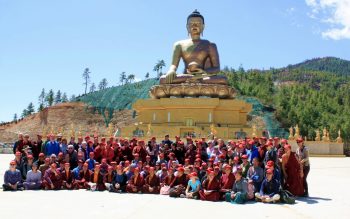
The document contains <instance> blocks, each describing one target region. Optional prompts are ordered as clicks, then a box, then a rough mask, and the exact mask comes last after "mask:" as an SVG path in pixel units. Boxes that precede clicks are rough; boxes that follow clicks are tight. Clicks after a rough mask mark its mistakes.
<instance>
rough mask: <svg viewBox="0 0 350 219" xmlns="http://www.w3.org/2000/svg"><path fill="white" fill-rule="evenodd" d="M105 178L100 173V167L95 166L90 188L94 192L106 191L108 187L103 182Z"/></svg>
mask: <svg viewBox="0 0 350 219" xmlns="http://www.w3.org/2000/svg"><path fill="white" fill-rule="evenodd" d="M103 178H104V176H103V175H102V173H101V171H100V165H95V169H94V172H93V173H92V174H91V176H90V183H89V184H90V187H91V190H92V191H104V190H106V186H105V184H104V182H103Z"/></svg>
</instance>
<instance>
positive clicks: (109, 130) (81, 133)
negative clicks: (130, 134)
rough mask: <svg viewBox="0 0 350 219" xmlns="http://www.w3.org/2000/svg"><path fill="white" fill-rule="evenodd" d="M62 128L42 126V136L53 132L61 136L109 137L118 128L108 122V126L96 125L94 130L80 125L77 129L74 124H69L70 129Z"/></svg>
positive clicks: (114, 133) (115, 132)
mask: <svg viewBox="0 0 350 219" xmlns="http://www.w3.org/2000/svg"><path fill="white" fill-rule="evenodd" d="M67 131H68V130H66V129H64V128H63V127H60V128H58V129H56V130H54V128H53V126H51V127H48V126H46V127H43V128H42V136H47V135H49V134H54V135H56V136H61V137H62V138H67V137H84V136H86V135H88V136H91V137H92V136H101V137H102V136H104V137H110V136H116V135H117V134H118V133H117V132H118V128H117V127H116V126H114V125H113V124H112V123H109V125H108V127H107V128H105V129H103V130H101V129H99V128H98V127H97V126H96V127H95V129H94V130H92V129H89V130H86V129H85V130H83V129H82V126H79V127H78V129H76V128H75V127H74V124H71V127H70V130H69V131H68V133H67Z"/></svg>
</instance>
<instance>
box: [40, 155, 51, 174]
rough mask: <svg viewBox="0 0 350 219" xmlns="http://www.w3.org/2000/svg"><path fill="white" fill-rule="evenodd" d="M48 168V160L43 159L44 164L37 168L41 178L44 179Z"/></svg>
mask: <svg viewBox="0 0 350 219" xmlns="http://www.w3.org/2000/svg"><path fill="white" fill-rule="evenodd" d="M49 168H50V158H48V157H47V158H45V160H44V163H43V164H41V165H40V166H39V171H40V172H41V176H42V177H44V174H45V172H46V170H48V169H49Z"/></svg>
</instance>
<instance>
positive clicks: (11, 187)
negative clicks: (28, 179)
mask: <svg viewBox="0 0 350 219" xmlns="http://www.w3.org/2000/svg"><path fill="white" fill-rule="evenodd" d="M2 189H3V190H4V191H16V190H23V184H22V174H21V171H19V170H18V169H16V161H14V160H13V161H11V162H10V168H9V169H8V170H6V172H5V175H4V184H3V185H2Z"/></svg>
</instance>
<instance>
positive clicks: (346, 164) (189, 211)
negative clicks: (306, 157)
mask: <svg viewBox="0 0 350 219" xmlns="http://www.w3.org/2000/svg"><path fill="white" fill-rule="evenodd" d="M12 157H13V156H12V155H0V183H1V185H2V183H3V174H4V171H5V170H6V168H8V163H9V161H10V159H11V158H12ZM349 185H350V159H349V158H311V171H310V175H309V191H310V198H307V199H306V198H303V199H299V200H298V201H297V203H296V204H295V205H286V204H262V203H255V202H248V203H247V204H245V205H232V204H230V203H225V202H218V203H215V202H214V203H213V202H204V201H197V200H186V199H181V198H178V199H174V198H169V197H167V196H161V195H138V194H130V195H129V194H111V193H109V192H89V191H83V190H80V191H23V192H2V191H1V192H0V206H1V208H0V218H1V219H10V218H11V219H12V218H50V219H51V218H60V219H62V218H67V219H71V218H84V219H85V218H86V219H87V218H103V219H108V218H118V219H122V218H142V219H144V218H152V219H154V218H158V217H159V218H191V217H192V218H238V217H240V218H248V217H249V218H284V219H285V218H317V219H319V218H337V219H338V218H350V213H349V211H348V209H349V207H350V200H349V197H350V191H349ZM33 208H36V209H38V211H36V210H32V209H33ZM39 212H40V213H39Z"/></svg>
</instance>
